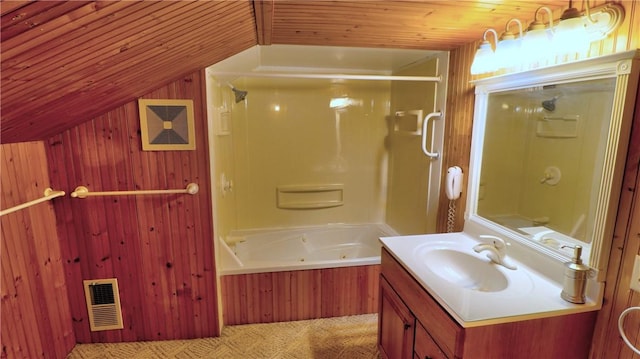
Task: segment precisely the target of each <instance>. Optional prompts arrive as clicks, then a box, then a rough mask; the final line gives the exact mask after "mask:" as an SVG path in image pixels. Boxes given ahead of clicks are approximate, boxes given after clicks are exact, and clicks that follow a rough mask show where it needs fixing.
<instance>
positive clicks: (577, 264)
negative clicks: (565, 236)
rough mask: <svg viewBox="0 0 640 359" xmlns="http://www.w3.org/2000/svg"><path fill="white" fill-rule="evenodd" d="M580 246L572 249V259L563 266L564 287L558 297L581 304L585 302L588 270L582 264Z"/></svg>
mask: <svg viewBox="0 0 640 359" xmlns="http://www.w3.org/2000/svg"><path fill="white" fill-rule="evenodd" d="M581 256H582V246H575V247H574V248H573V258H572V260H571V261H570V262H567V263H565V264H564V266H565V269H564V287H563V289H562V293H560V297H562V299H564V300H566V301H567V302H571V303H577V304H582V303H584V302H585V295H584V293H585V289H586V286H587V275H588V274H589V270H590V268H589V267H588V266H586V265H584V264H582V259H581V258H580V257H581Z"/></svg>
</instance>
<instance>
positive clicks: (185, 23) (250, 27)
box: [0, 0, 568, 143]
mask: <svg viewBox="0 0 640 359" xmlns="http://www.w3.org/2000/svg"><path fill="white" fill-rule="evenodd" d="M542 5H547V6H549V7H551V8H552V10H558V9H560V8H562V7H566V6H567V5H568V2H567V1H566V0H546V1H535V2H534V1H530V0H529V1H527V0H522V1H511V0H508V1H504V0H463V1H452V0H435V1H389V0H387V1H324V0H299V1H289V0H287V1H271V0H268V1H249V0H246V1H98V2H94V1H3V2H1V3H0V12H1V16H2V17H1V19H0V21H1V22H0V26H1V34H0V41H1V44H0V45H1V51H0V56H1V72H0V75H1V77H2V81H1V84H0V86H1V88H0V91H1V109H0V111H1V116H2V118H1V122H0V127H1V134H0V136H1V137H0V142H2V143H9V142H23V141H31V140H43V139H46V138H48V137H50V136H52V135H55V134H57V133H60V132H62V131H64V130H66V129H68V128H71V127H74V126H76V125H77V124H79V123H82V122H84V121H87V120H89V119H91V118H94V117H97V116H99V115H101V114H103V113H105V112H107V111H109V110H111V109H113V108H116V107H118V106H121V105H122V104H124V103H127V102H130V101H132V100H135V99H136V98H138V97H140V96H142V95H144V94H145V93H148V92H150V91H151V90H154V89H156V88H158V87H160V86H163V85H164V84H167V83H169V82H172V81H175V80H176V79H178V78H180V77H181V76H183V75H186V74H189V73H192V72H194V71H197V70H199V69H202V68H205V67H207V66H209V65H212V64H214V63H217V62H218V61H221V60H223V59H225V58H228V57H229V56H231V55H234V54H236V53H239V52H241V51H243V50H246V49H248V48H250V47H252V46H254V45H257V44H260V45H271V44H294V45H331V46H355V47H384V48H399V49H425V50H452V49H455V48H458V47H460V46H462V45H465V44H468V43H471V42H474V41H477V40H478V39H480V38H481V37H482V33H483V31H484V30H485V29H486V28H488V27H494V28H496V29H502V28H503V27H504V24H505V23H506V22H507V21H508V20H509V19H510V18H512V17H516V18H519V19H521V20H523V21H531V20H532V19H533V14H534V12H535V10H536V9H537V8H538V7H539V6H542Z"/></svg>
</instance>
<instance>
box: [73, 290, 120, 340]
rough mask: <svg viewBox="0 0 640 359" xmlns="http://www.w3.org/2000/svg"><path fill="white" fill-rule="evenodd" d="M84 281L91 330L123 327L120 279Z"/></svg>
mask: <svg viewBox="0 0 640 359" xmlns="http://www.w3.org/2000/svg"><path fill="white" fill-rule="evenodd" d="M83 283H84V296H85V299H86V301H87V312H89V325H90V326H91V331H92V332H95V331H99V330H111V329H122V328H123V325H122V311H121V309H120V293H119V292H118V280H117V279H116V278H110V279H90V280H85V281H83Z"/></svg>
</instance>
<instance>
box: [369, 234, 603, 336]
mask: <svg viewBox="0 0 640 359" xmlns="http://www.w3.org/2000/svg"><path fill="white" fill-rule="evenodd" d="M380 241H381V242H382V244H383V246H384V247H385V248H387V249H388V250H389V252H390V253H391V254H392V255H393V256H394V257H395V258H396V259H397V260H398V261H399V262H400V264H401V265H402V266H403V267H404V268H405V269H406V270H407V271H408V272H409V273H410V274H411V275H412V276H413V278H415V279H416V280H417V281H418V283H420V285H421V286H422V287H423V288H424V289H425V290H426V291H427V292H428V293H429V294H431V296H433V297H434V298H435V299H436V301H438V303H439V304H440V305H441V306H442V307H444V309H445V310H446V311H447V312H448V313H449V314H450V315H451V316H452V317H453V318H454V319H455V320H456V321H457V322H458V323H459V324H460V325H461V326H463V327H475V326H482V325H489V324H498V323H506V322H513V321H519V320H527V319H535V318H544V317H551V316H558V315H566V314H571V313H580V312H587V311H594V310H598V309H600V306H601V304H600V301H594V300H592V299H590V298H587V303H585V304H573V303H569V302H566V301H565V300H563V299H562V298H560V293H561V291H562V283H558V282H556V281H554V280H551V279H550V278H548V277H545V276H544V275H542V274H541V273H540V272H539V271H536V270H535V269H534V268H531V267H528V266H526V265H525V264H523V263H522V262H520V261H518V259H517V258H513V257H511V256H510V255H509V249H507V258H508V260H510V261H511V262H512V263H514V264H516V265H517V269H516V270H510V269H507V268H505V267H503V266H501V265H496V264H489V265H492V266H495V269H497V270H498V271H500V272H501V273H502V274H504V276H505V277H506V278H507V282H508V284H507V287H506V288H505V289H503V290H500V291H494V292H487V291H481V290H477V289H476V290H474V289H467V288H463V287H460V286H457V285H454V284H452V283H451V282H449V281H447V280H445V279H443V277H442V275H439V274H438V273H436V272H434V270H435V271H437V269H435V268H434V269H430V268H429V267H428V266H427V265H426V264H425V263H424V259H423V257H422V256H423V254H424V253H425V252H426V251H428V250H433V249H455V250H456V251H459V252H463V253H465V254H468V255H471V256H474V257H477V258H480V259H482V260H484V261H486V262H487V263H489V262H490V260H489V259H487V258H486V253H476V252H475V251H474V250H473V246H475V245H476V244H479V243H484V242H483V241H481V240H480V239H479V238H475V237H473V236H471V235H469V234H467V233H464V232H461V233H446V234H425V235H413V236H397V237H384V238H380ZM527 262H528V263H531V260H530V258H529V260H527ZM541 265H544V263H541ZM440 274H442V273H440Z"/></svg>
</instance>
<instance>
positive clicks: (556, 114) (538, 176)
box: [466, 51, 638, 272]
mask: <svg viewBox="0 0 640 359" xmlns="http://www.w3.org/2000/svg"><path fill="white" fill-rule="evenodd" d="M637 63H638V59H637V52H635V51H633V52H627V53H621V54H616V55H610V56H606V57H600V58H594V59H589V60H584V61H580V62H575V63H572V64H563V65H558V66H553V67H547V68H543V69H538V70H532V71H527V72H521V73H517V74H510V75H503V76H497V77H493V78H488V79H483V80H479V81H476V82H475V85H476V105H475V115H474V128H473V136H472V151H471V153H472V155H471V166H470V173H469V179H470V180H469V199H468V203H467V213H466V217H467V220H468V221H473V222H475V223H478V224H481V225H484V226H487V227H490V228H491V229H493V230H497V231H499V232H501V233H502V234H504V235H505V236H508V237H510V238H511V239H512V240H517V241H520V242H522V243H524V244H526V245H527V246H529V247H532V248H535V249H536V250H539V251H541V252H543V253H545V254H548V255H550V256H553V257H556V258H558V259H561V260H563V261H566V260H568V258H570V257H571V256H572V254H573V251H574V249H573V247H575V246H576V245H580V246H582V247H583V260H584V261H585V263H588V264H589V265H590V266H591V267H593V268H594V269H597V270H599V271H600V272H604V271H603V269H604V266H605V265H606V259H607V258H608V253H609V249H610V243H611V236H612V231H613V225H614V222H615V214H616V213H615V212H616V208H617V203H618V198H619V194H620V186H621V181H622V172H623V171H624V168H623V167H624V160H625V157H626V156H625V155H626V149H627V145H628V139H629V132H630V126H631V122H632V120H633V110H634V104H635V93H636V90H637V86H638V85H637V81H638V80H637V78H638V69H637V68H638V64H637Z"/></svg>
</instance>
